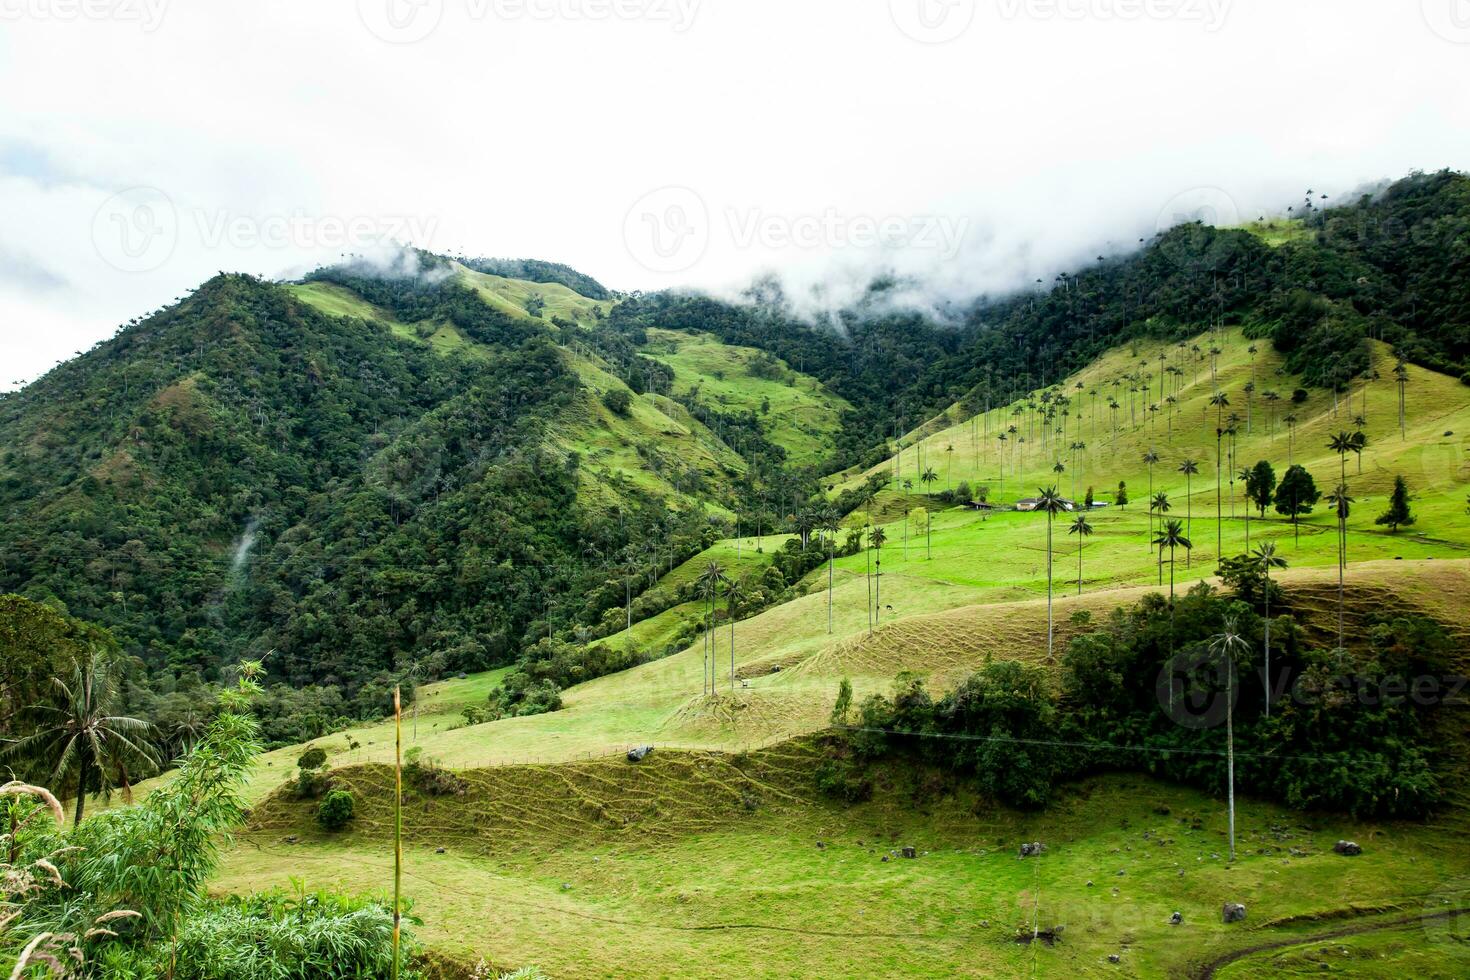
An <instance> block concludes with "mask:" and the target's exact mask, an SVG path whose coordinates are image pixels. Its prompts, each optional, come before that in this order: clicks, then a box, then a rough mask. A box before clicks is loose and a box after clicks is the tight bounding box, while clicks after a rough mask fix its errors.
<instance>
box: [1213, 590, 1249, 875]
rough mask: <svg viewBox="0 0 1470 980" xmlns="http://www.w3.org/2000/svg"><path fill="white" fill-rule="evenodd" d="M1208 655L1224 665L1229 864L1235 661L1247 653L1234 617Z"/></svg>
mask: <svg viewBox="0 0 1470 980" xmlns="http://www.w3.org/2000/svg"><path fill="white" fill-rule="evenodd" d="M1210 652H1211V653H1213V654H1215V655H1216V656H1217V657H1220V658H1221V659H1222V660H1223V661H1224V664H1225V773H1226V775H1225V778H1226V785H1227V794H1228V795H1227V799H1228V801H1229V802H1228V809H1229V827H1230V860H1231V862H1232V863H1234V861H1235V657H1236V656H1238V655H1240V654H1245V653H1249V652H1250V646H1249V645H1248V644H1247V643H1246V642H1245V638H1244V637H1242V636H1241V635H1240V626H1239V621H1238V620H1237V619H1236V617H1234V616H1230V617H1228V618H1227V619H1226V620H1225V629H1224V631H1223V632H1221V633H1219V634H1217V635H1215V636H1214V637H1213V638H1211V640H1210Z"/></svg>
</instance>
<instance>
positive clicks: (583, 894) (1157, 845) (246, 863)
mask: <svg viewBox="0 0 1470 980" xmlns="http://www.w3.org/2000/svg"><path fill="white" fill-rule="evenodd" d="M810 766H811V760H810V757H809V755H808V753H807V751H806V750H805V749H804V748H803V747H802V746H800V745H786V746H782V747H779V748H776V749H771V750H764V751H758V752H754V753H751V754H750V755H749V756H748V757H743V758H742V757H730V756H724V755H708V754H698V753H695V754H689V753H657V752H656V753H655V754H654V755H653V756H651V757H650V758H649V760H648V761H646V762H645V763H644V764H642V765H639V766H631V765H629V764H627V763H626V762H623V761H621V760H603V761H594V762H586V763H580V764H571V765H563V766H554V767H545V766H525V767H520V766H514V767H500V768H497V769H492V770H480V771H474V772H467V773H465V774H464V777H465V779H466V780H467V783H468V790H467V792H466V794H465V795H464V796H458V797H447V798H438V799H432V798H424V797H421V796H419V795H418V794H417V793H416V792H415V791H413V790H411V789H410V791H409V795H408V800H407V812H408V821H407V828H408V829H407V834H408V838H409V847H408V850H407V855H406V866H407V872H406V878H405V881H406V890H407V894H409V895H410V896H411V897H412V898H413V899H414V903H415V905H414V911H415V913H416V914H417V915H419V916H421V917H422V918H423V919H424V926H423V929H422V934H423V935H424V936H425V938H426V939H428V940H429V941H430V942H431V943H433V944H434V945H435V946H436V947H437V948H440V949H441V950H443V951H446V952H451V953H453V954H457V955H459V956H461V957H465V958H466V959H470V960H473V959H474V958H476V957H479V956H484V957H487V958H488V959H489V960H490V961H491V962H496V963H502V964H524V963H537V964H539V965H540V966H542V967H543V969H545V970H547V971H548V973H549V974H550V975H552V976H601V977H615V976H656V977H682V976H690V975H695V974H698V975H718V976H742V977H745V976H748V977H797V976H893V975H911V976H935V977H940V976H944V977H948V976H1017V975H1022V974H1032V973H1034V974H1036V975H1043V976H1093V975H1116V974H1117V973H1119V972H1121V973H1122V974H1123V975H1126V976H1178V975H1181V973H1182V972H1183V971H1184V970H1185V969H1186V968H1188V967H1190V966H1193V965H1196V964H1199V963H1201V962H1204V961H1206V960H1209V959H1212V958H1214V957H1217V956H1219V955H1222V954H1224V953H1226V952H1229V951H1232V950H1237V949H1241V948H1246V947H1251V946H1256V945H1259V944H1262V943H1266V942H1272V941H1278V940H1280V939H1282V938H1290V937H1294V936H1295V937H1301V936H1304V935H1310V934H1312V933H1313V932H1315V931H1320V930H1321V929H1323V928H1325V927H1329V926H1332V925H1334V924H1336V923H1333V922H1325V923H1324V922H1321V921H1316V922H1314V921H1310V920H1313V919H1320V918H1321V917H1325V916H1330V915H1333V914H1335V913H1339V912H1343V911H1348V910H1350V909H1351V908H1353V907H1356V908H1358V909H1385V910H1398V911H1397V913H1396V914H1397V915H1398V916H1402V915H1404V914H1408V915H1414V914H1417V913H1419V912H1420V911H1421V910H1427V909H1438V908H1440V907H1441V901H1440V898H1441V896H1443V895H1450V896H1451V897H1453V898H1455V899H1456V900H1462V899H1465V896H1463V895H1461V894H1459V893H1458V892H1454V893H1453V894H1452V892H1453V889H1454V883H1455V882H1456V881H1459V882H1460V883H1461V884H1462V885H1463V884H1464V882H1465V880H1466V879H1465V878H1464V876H1465V875H1466V874H1467V873H1470V852H1467V851H1466V850H1465V849H1464V848H1463V847H1461V846H1460V844H1461V842H1462V837H1461V835H1460V831H1459V829H1458V828H1445V827H1433V826H1412V827H1411V826H1400V825H1363V824H1356V825H1355V824H1352V823H1350V822H1346V821H1342V820H1338V819H1335V818H1326V817H1304V816H1303V815H1301V814H1294V813H1290V812H1287V811H1284V810H1282V809H1280V808H1278V807H1275V806H1272V805H1269V804H1264V803H1260V802H1257V801H1254V800H1251V799H1249V798H1246V799H1243V800H1242V801H1241V805H1240V813H1239V818H1238V819H1239V822H1238V834H1239V839H1240V842H1241V856H1240V860H1239V862H1238V863H1237V864H1236V865H1235V866H1234V867H1227V866H1226V865H1225V863H1224V861H1223V860H1222V854H1223V851H1224V831H1225V827H1224V813H1223V808H1222V807H1221V806H1220V804H1219V803H1218V802H1217V801H1215V800H1211V799H1209V798H1208V797H1206V796H1204V795H1202V794H1199V793H1196V792H1193V791H1190V790H1182V789H1179V788H1177V787H1171V786H1166V785H1163V784H1160V783H1157V782H1155V781H1152V780H1149V779H1146V778H1142V777H1130V776H1111V777H1099V778H1095V779H1090V780H1087V781H1085V782H1083V783H1081V784H1078V785H1074V786H1072V787H1069V788H1068V789H1067V790H1066V791H1065V792H1064V793H1063V794H1062V795H1061V797H1060V798H1059V799H1058V801H1057V802H1056V803H1054V805H1053V806H1051V807H1050V808H1049V809H1048V810H1046V811H1045V812H1042V813H1035V814H1025V813H1018V812H1015V811H1011V810H1006V809H1003V808H997V807H993V806H991V805H988V804H985V803H983V802H981V801H978V800H976V799H974V798H973V797H972V796H970V795H969V794H968V793H967V792H966V791H965V790H963V789H959V788H954V792H953V794H952V795H944V794H935V793H933V792H932V789H933V786H934V785H939V786H943V785H944V780H943V777H942V775H940V774H930V775H929V776H928V777H927V778H928V779H929V780H930V782H931V784H932V785H931V786H930V789H931V792H930V793H929V794H928V795H926V797H925V798H924V800H923V802H921V803H918V804H917V805H916V803H915V802H914V798H913V797H912V796H911V795H910V793H911V787H910V782H909V778H910V777H909V776H908V775H907V774H904V773H897V772H894V773H890V774H888V776H887V777H886V778H880V779H879V781H878V788H877V792H876V793H875V795H874V798H873V800H871V801H870V802H867V803H863V804H859V805H857V806H853V807H845V806H842V805H838V804H834V803H832V802H831V801H828V800H825V799H823V798H821V797H820V796H819V795H817V794H816V793H815V792H814V790H813V789H812V786H811V781H810V777H809V769H810ZM339 778H340V781H341V783H342V785H345V786H350V787H351V788H352V790H353V792H354V796H355V797H356V798H357V799H358V800H359V801H361V808H360V810H359V812H358V816H357V819H356V820H355V822H354V825H353V826H352V828H351V829H350V830H349V831H347V832H345V833H343V834H340V835H324V834H322V833H320V832H319V831H317V830H316V829H315V827H314V826H313V825H312V822H311V817H310V812H311V804H309V803H296V802H294V801H289V800H285V799H282V798H277V799H273V800H272V801H271V802H270V803H268V804H266V805H264V806H262V807H260V808H258V809H257V812H256V814H255V817H254V820H253V824H252V829H251V831H250V833H249V834H248V835H247V836H246V839H245V840H244V841H243V843H242V845H241V846H240V847H239V848H238V849H237V850H236V851H235V852H233V854H232V855H231V856H230V857H229V859H228V861H227V867H226V870H225V873H224V875H223V877H222V880H221V884H222V885H223V886H225V887H229V888H232V889H246V888H255V887H262V886H266V885H270V884H272V883H275V882H277V881H279V880H280V879H281V878H282V877H284V876H285V875H287V874H294V875H297V876H301V877H304V878H305V879H306V881H307V882H308V884H309V885H313V886H315V885H323V884H333V885H337V886H340V887H346V888H350V889H354V890H361V891H369V892H372V891H376V892H381V891H383V890H384V889H385V887H386V886H387V884H388V882H389V881H390V880H391V879H390V876H389V869H390V867H391V844H390V838H389V831H390V827H391V817H390V809H389V807H388V805H387V802H386V801H387V799H388V798H390V796H391V792H385V791H386V790H387V789H388V785H389V783H388V780H390V779H391V772H390V771H389V770H387V769H385V768H381V767H360V768H355V769H351V770H348V771H346V772H343V773H342V774H341V775H340V777H339ZM1195 820H1198V821H1199V824H1198V826H1195V823H1194V822H1195ZM287 837H295V838H297V843H294V844H293V843H289V842H288V841H287ZM1340 837H1352V838H1354V839H1357V840H1359V841H1360V842H1362V843H1363V844H1364V845H1365V847H1366V851H1365V854H1364V855H1363V856H1362V857H1360V858H1357V859H1347V858H1342V857H1338V856H1336V855H1334V854H1332V853H1331V846H1332V843H1333V841H1335V840H1337V839H1338V838H1340ZM1028 840H1041V841H1044V842H1046V844H1047V848H1048V850H1047V853H1046V854H1045V855H1044V856H1043V857H1041V858H1039V859H1032V860H1024V861H1023V860H1019V859H1018V858H1017V857H1016V848H1017V846H1018V844H1019V843H1020V842H1021V841H1028ZM818 842H821V843H822V844H823V845H825V846H818ZM903 845H909V846H913V847H915V848H917V849H918V851H919V855H920V856H919V857H918V858H916V859H914V860H905V859H901V858H899V857H897V856H896V855H895V849H897V848H899V847H901V846H903ZM438 848H444V850H445V853H443V854H439V853H436V851H437V849H438ZM1292 848H1295V849H1296V850H1297V851H1299V852H1301V853H1300V854H1294V853H1292V851H1291V849H1292ZM885 855H887V856H888V857H889V860H887V861H884V860H883V857H884V856H885ZM1345 895H1351V896H1352V899H1351V906H1350V905H1349V904H1348V902H1347V900H1345V898H1344V896H1345ZM1226 900H1230V901H1241V902H1244V903H1245V904H1246V905H1247V906H1248V908H1249V909H1250V914H1251V918H1250V920H1249V921H1248V923H1247V924H1245V925H1242V926H1232V927H1227V926H1225V925H1223V924H1222V923H1221V922H1220V919H1219V907H1220V904H1221V903H1222V902H1223V901H1226ZM1462 904H1464V902H1462ZM1174 911H1179V912H1181V913H1182V914H1183V916H1184V924H1183V925H1181V926H1178V927H1175V926H1171V925H1170V924H1169V915H1170V913H1171V912H1174ZM1295 917H1303V918H1304V919H1306V920H1308V921H1303V922H1300V923H1298V924H1296V925H1293V924H1291V923H1289V922H1285V921H1283V920H1288V919H1292V918H1295ZM1058 925H1062V926H1064V927H1065V932H1064V934H1063V937H1062V941H1061V942H1060V943H1058V944H1057V945H1056V946H1054V947H1048V946H1044V945H1040V944H1037V945H1024V944H1018V943H1017V942H1016V941H1015V940H1016V936H1017V935H1018V934H1022V935H1024V934H1028V933H1030V932H1031V931H1032V929H1033V928H1037V927H1039V928H1041V929H1050V928H1053V927H1055V926H1058ZM1430 938H1431V941H1433V940H1434V939H1435V938H1436V937H1435V936H1433V935H1431V937H1430ZM1437 938H1438V940H1439V942H1438V945H1437V946H1436V947H1435V948H1434V952H1435V953H1436V960H1435V962H1436V964H1437V965H1438V968H1439V969H1440V970H1444V969H1446V968H1450V969H1455V968H1456V967H1458V968H1459V969H1464V968H1465V967H1466V966H1467V965H1470V950H1467V949H1466V947H1465V946H1464V944H1463V943H1459V944H1456V943H1454V942H1452V941H1449V940H1448V939H1447V938H1446V937H1445V936H1443V935H1442V934H1441V935H1439V936H1438V937H1437ZM1421 952H1422V951H1421ZM1109 954H1117V955H1119V956H1120V957H1121V958H1122V963H1121V964H1120V965H1119V966H1113V965H1111V964H1109V963H1108V961H1107V957H1108V955H1109ZM1242 965H1244V964H1242ZM1229 975H1235V974H1229ZM1240 975H1263V974H1259V973H1249V974H1246V973H1242V974H1240ZM1382 975H1389V974H1388V973H1386V972H1385V973H1384V974H1382ZM1400 975H1401V974H1400ZM1423 975H1425V976H1446V975H1451V974H1449V973H1442V972H1441V973H1436V972H1428V973H1425V974H1423Z"/></svg>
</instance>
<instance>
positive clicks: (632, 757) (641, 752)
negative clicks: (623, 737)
mask: <svg viewBox="0 0 1470 980" xmlns="http://www.w3.org/2000/svg"><path fill="white" fill-rule="evenodd" d="M652 751H653V746H652V745H640V746H638V747H637V748H632V749H629V750H628V761H629V762H642V761H643V760H644V759H646V758H648V754H649V753H650V752H652Z"/></svg>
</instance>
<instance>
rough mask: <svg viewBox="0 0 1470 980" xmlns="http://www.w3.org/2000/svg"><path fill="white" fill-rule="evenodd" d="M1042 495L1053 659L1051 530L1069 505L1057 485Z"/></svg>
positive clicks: (1049, 654) (1048, 629)
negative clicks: (1057, 517) (1044, 515)
mask: <svg viewBox="0 0 1470 980" xmlns="http://www.w3.org/2000/svg"><path fill="white" fill-rule="evenodd" d="M1040 494H1041V496H1040V498H1039V502H1038V503H1037V505H1036V509H1037V510H1039V511H1042V512H1043V513H1045V514H1046V656H1047V659H1051V657H1052V654H1053V650H1054V646H1055V642H1056V628H1055V625H1054V623H1053V620H1052V547H1051V543H1052V533H1051V530H1052V523H1053V522H1054V521H1055V520H1056V516H1057V515H1058V514H1060V513H1062V512H1064V511H1065V510H1066V509H1067V504H1066V502H1065V501H1063V500H1062V495H1061V494H1060V493H1059V492H1058V491H1057V488H1056V486H1055V485H1053V486H1049V487H1046V488H1044V489H1042V490H1041V491H1040Z"/></svg>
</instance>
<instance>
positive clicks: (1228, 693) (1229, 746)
mask: <svg viewBox="0 0 1470 980" xmlns="http://www.w3.org/2000/svg"><path fill="white" fill-rule="evenodd" d="M1226 656H1227V661H1228V657H1229V654H1227V655H1226ZM1228 666H1229V665H1228V662H1227V667H1228ZM1225 770H1226V774H1225V778H1226V779H1227V780H1228V781H1229V784H1230V785H1229V788H1228V790H1227V793H1228V803H1229V809H1230V863H1231V864H1234V863H1235V671H1234V670H1233V669H1227V670H1226V671H1225Z"/></svg>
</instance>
